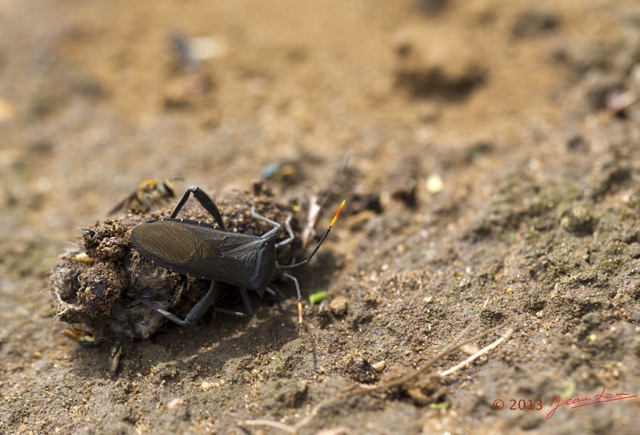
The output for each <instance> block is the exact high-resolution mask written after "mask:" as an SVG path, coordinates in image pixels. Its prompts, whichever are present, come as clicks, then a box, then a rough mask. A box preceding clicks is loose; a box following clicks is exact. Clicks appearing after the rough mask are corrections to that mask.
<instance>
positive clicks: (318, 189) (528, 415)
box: [0, 0, 640, 434]
mask: <svg viewBox="0 0 640 435" xmlns="http://www.w3.org/2000/svg"><path fill="white" fill-rule="evenodd" d="M639 98H640V7H639V6H638V5H637V1H636V0H616V1H602V0H566V1H563V2H554V1H548V0H538V1H535V2H533V1H525V0H502V1H500V0H478V1H473V2H467V1H463V0H399V1H393V2H391V1H383V0H377V1H350V2H345V1H339V0H325V1H316V2H313V1H286V0H262V1H249V0H239V1H234V2H222V1H218V2H214V1H205V0H189V1H163V2H156V1H149V0H139V1H136V2H124V1H119V0H115V1H112V2H103V1H94V2H77V1H72V0H38V1H29V2H24V1H19V0H1V1H0V173H1V174H2V176H1V183H2V184H1V189H0V204H1V205H2V209H3V212H2V214H1V215H0V283H1V287H0V291H1V294H0V307H1V309H0V358H1V359H0V362H1V365H0V367H1V370H0V391H1V392H2V393H1V400H2V406H0V432H1V433H52V432H56V433H130V432H134V433H210V432H214V433H257V434H259V433H282V432H283V430H285V428H283V427H280V428H278V427H275V426H274V422H276V423H280V424H286V425H289V426H290V427H289V428H290V430H291V431H293V430H294V429H295V430H298V431H299V432H300V433H304V434H314V433H319V432H322V433H324V434H342V433H349V434H370V433H374V434H392V433H407V434H413V433H446V432H448V433H454V434H458V433H459V434H462V433H465V434H466V433H478V434H483V433H496V432H505V433H506V432H509V433H519V432H529V433H603V434H604V433H619V434H624V433H634V430H633V427H636V428H637V427H639V426H640V401H639V400H638V398H637V397H636V398H633V397H631V396H633V395H637V394H638V393H639V392H640V333H639V332H640V225H639V223H640V217H639V216H640V184H636V182H637V181H639V180H640V101H638V100H639ZM349 155H350V158H349V163H348V166H347V168H346V169H345V170H344V171H342V172H341V168H342V167H343V166H344V162H345V159H346V158H347V156H349ZM275 163H290V164H291V167H292V168H293V169H294V175H295V177H293V178H292V179H291V178H289V179H285V180H282V179H279V178H278V177H271V178H272V179H270V180H267V181H266V183H267V186H268V187H269V188H270V189H272V190H273V191H274V192H275V193H276V197H277V198H279V199H280V200H282V201H285V200H291V201H298V200H299V201H300V204H303V205H304V204H305V202H304V201H308V199H309V197H310V196H311V195H314V194H321V195H322V194H327V195H324V196H325V197H328V198H329V199H328V201H327V202H326V205H325V207H324V209H323V213H322V216H321V217H320V219H319V223H318V226H317V228H318V230H319V231H321V230H322V229H323V228H325V227H326V225H327V224H328V222H329V220H330V219H331V216H332V214H333V212H334V210H335V209H336V208H337V206H338V204H339V201H340V200H341V199H342V197H345V198H346V199H347V201H348V205H347V209H346V210H345V212H344V214H343V216H342V217H341V219H340V220H339V221H338V224H337V225H336V227H335V228H334V230H333V232H332V233H331V235H330V238H329V239H328V241H327V243H326V244H325V245H324V246H323V247H322V249H321V251H320V252H319V254H318V256H317V257H316V258H315V259H314V260H313V261H312V263H311V264H310V265H309V266H308V267H306V268H301V269H298V270H296V271H295V275H296V276H297V277H298V278H299V279H300V283H301V286H302V292H303V300H304V311H305V322H304V324H302V325H299V324H298V322H297V309H296V303H295V298H294V294H295V290H294V288H293V286H291V285H290V283H288V282H286V281H285V282H279V283H278V287H279V288H281V289H282V290H283V291H284V292H285V293H286V294H287V295H288V296H289V297H288V298H287V299H286V300H285V301H283V302H282V303H281V304H279V305H278V304H274V303H273V302H269V301H262V300H261V299H260V298H258V297H257V295H254V296H255V297H254V298H253V306H254V309H255V315H254V316H253V317H251V318H249V319H246V318H238V317H233V316H225V315H220V314H218V315H216V316H215V318H214V316H213V315H206V316H204V317H203V319H201V320H200V321H199V322H198V323H197V324H196V325H193V326H191V327H185V328H182V327H179V326H176V325H166V324H165V325H164V326H162V327H158V330H157V331H154V332H155V333H154V334H153V336H152V337H151V338H148V339H143V340H139V341H126V340H124V343H123V345H124V348H123V356H122V359H121V367H120V370H119V372H118V374H117V375H116V376H115V377H111V376H110V375H109V360H108V353H109V343H105V345H104V346H102V347H97V348H83V347H80V346H78V345H77V344H76V343H74V342H72V341H70V340H69V339H67V338H66V337H64V336H63V335H62V334H61V332H62V331H63V330H64V329H65V328H67V327H69V326H70V325H67V324H65V323H63V322H61V321H60V320H59V319H58V318H56V314H57V313H58V310H59V306H58V303H57V302H56V301H55V299H54V297H53V296H52V284H51V271H52V270H53V268H54V267H55V266H56V265H57V264H59V262H60V261H62V260H60V259H59V256H60V255H61V254H63V253H64V252H66V251H69V250H79V249H80V250H81V249H82V247H81V246H80V244H81V243H82V241H81V237H82V231H81V230H82V229H83V228H88V227H94V226H95V225H96V224H97V223H98V222H103V221H104V220H105V219H107V217H108V216H107V215H108V213H109V211H110V210H111V209H112V208H113V207H114V206H115V205H116V204H117V203H118V202H119V201H120V200H122V199H123V198H125V197H126V196H127V195H128V194H129V193H131V192H132V191H134V190H135V188H136V186H137V185H138V183H139V182H141V181H142V180H145V179H148V178H163V179H164V178H167V179H176V180H175V181H174V182H173V183H174V185H175V186H176V195H177V196H178V197H179V196H180V195H181V194H182V192H183V191H184V190H185V189H186V187H188V186H190V185H199V186H201V187H203V188H204V189H205V190H206V191H207V192H208V193H210V194H211V195H212V196H213V197H214V198H221V197H223V196H224V195H225V194H228V193H229V192H232V191H234V190H241V191H247V192H250V194H252V193H251V192H252V189H253V186H254V183H255V182H256V181H258V180H260V178H261V174H263V172H264V168H265V167H266V166H267V165H270V164H275ZM282 173H283V172H282V171H280V172H277V174H276V175H282ZM265 175H269V174H265ZM176 202H177V199H171V200H170V201H169V202H168V203H166V204H164V205H163V207H168V210H171V208H172V206H174V205H175V203H176ZM221 209H222V210H221V211H222V213H223V215H224V214H225V209H224V207H221ZM296 210H297V209H296ZM307 212H308V209H305V208H304V207H302V209H301V211H300V213H301V215H300V216H305V214H304V213H307ZM145 216H146V215H145ZM116 219H123V218H122V215H119V216H118V215H116ZM125 242H126V238H125ZM124 246H125V248H126V249H131V248H130V247H128V245H126V244H125V245H124ZM309 250H310V248H307V252H308V251H309ZM127 252H128V251H127ZM300 255H301V254H300ZM281 261H283V260H281ZM320 291H328V293H329V299H328V304H327V303H324V304H319V305H312V304H310V303H309V301H308V296H309V295H311V294H314V293H317V292H320ZM267 299H268V298H267ZM487 301H488V302H487ZM485 302H486V305H484V304H485ZM111 314H113V313H111ZM104 315H105V316H109V315H110V313H105V314H104ZM492 328H495V329H494V330H491V329H492ZM490 330H491V331H490ZM483 331H488V332H489V333H488V335H486V336H485V337H481V338H477V339H474V340H472V342H471V343H468V344H466V345H465V346H463V347H462V348H461V349H456V350H454V351H453V352H452V353H449V354H448V355H444V356H443V355H440V353H441V352H442V351H443V350H444V349H446V348H447V347H448V346H450V345H451V344H454V343H457V342H460V341H463V340H464V339H465V338H471V337H472V336H474V335H476V334H478V333H481V332H483ZM509 331H512V333H511V334H510V335H508V333H509ZM461 334H462V336H461ZM500 337H505V338H506V339H505V340H504V341H500V342H497V343H496V344H497V345H496V346H495V347H494V348H493V349H490V350H489V351H488V352H487V353H486V354H484V355H482V356H480V357H479V358H478V359H476V360H475V361H473V362H472V363H470V364H469V365H467V366H465V367H463V368H460V369H458V370H456V371H454V372H453V373H452V374H449V375H442V374H441V372H443V371H444V370H447V369H449V368H451V367H453V366H455V365H456V364H458V363H459V362H461V361H462V360H464V359H465V358H467V357H468V356H469V355H470V354H473V353H475V352H477V351H478V350H479V349H481V348H482V347H483V346H486V345H489V344H490V343H493V342H496V340H498V339H499V338H500ZM434 358H435V360H434ZM419 368H420V369H421V371H420V372H416V373H414V376H413V377H410V378H407V379H405V380H404V381H402V382H394V380H396V379H398V378H400V377H401V376H410V375H411V373H412V372H413V371H414V370H416V369H419ZM365 387H366V388H371V390H370V391H365V390H364V388H365ZM353 388H356V389H355V390H354V389H353ZM350 389H351V390H350ZM603 389H604V390H605V392H604V393H603ZM345 391H351V393H353V392H354V391H356V393H353V394H352V395H349V393H345ZM609 394H610V395H611V396H609ZM557 398H559V399H557ZM574 399H578V400H574ZM614 399H617V400H614ZM499 401H502V403H503V404H504V407H503V408H502V409H499V408H501V407H500V402H499ZM567 401H569V404H566V402H567ZM558 403H565V405H563V406H561V407H559V408H558V409H557V410H556V412H555V413H553V412H552V411H553V410H554V409H555V408H556V405H557V404H558ZM594 403H595V406H583V407H579V408H578V407H576V408H574V407H575V406H576V405H580V404H583V405H584V404H587V405H588V404H594ZM249 420H251V421H249ZM255 420H268V421H270V422H271V423H265V422H264V421H258V422H256V421H255ZM296 424H298V426H296V427H294V425H296Z"/></svg>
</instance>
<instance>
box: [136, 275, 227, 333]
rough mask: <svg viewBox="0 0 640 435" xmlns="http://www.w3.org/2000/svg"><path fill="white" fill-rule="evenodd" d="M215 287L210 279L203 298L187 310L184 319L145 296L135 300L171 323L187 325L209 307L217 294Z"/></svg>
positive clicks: (198, 317) (214, 283)
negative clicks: (209, 284)
mask: <svg viewBox="0 0 640 435" xmlns="http://www.w3.org/2000/svg"><path fill="white" fill-rule="evenodd" d="M215 287H216V282H215V281H211V286H210V287H209V290H208V291H207V294H205V295H204V296H203V298H202V299H200V300H199V301H198V303H197V304H195V305H194V307H193V308H192V309H191V311H189V313H188V314H187V316H186V317H185V318H184V319H181V318H180V317H178V316H176V315H175V314H173V313H171V312H169V311H167V310H165V309H164V308H162V307H161V306H160V305H158V304H157V303H156V302H153V301H151V300H149V299H147V298H144V297H139V298H137V300H138V301H140V302H141V303H142V304H144V305H145V306H147V307H148V308H151V309H152V310H153V311H155V312H156V313H158V314H160V315H161V316H163V317H165V318H167V319H169V320H171V321H172V322H173V323H176V324H178V325H180V326H187V325H190V324H192V323H194V322H196V321H197V320H198V319H200V317H202V316H203V315H204V313H205V312H206V311H207V310H208V309H209V307H210V306H211V304H213V301H214V300H215V298H216V295H217V292H216V288H215Z"/></svg>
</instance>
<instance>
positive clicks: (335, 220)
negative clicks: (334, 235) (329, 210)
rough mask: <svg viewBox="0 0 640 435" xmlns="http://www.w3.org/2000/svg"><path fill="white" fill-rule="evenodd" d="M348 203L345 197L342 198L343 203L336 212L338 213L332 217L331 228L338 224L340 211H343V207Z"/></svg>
mask: <svg viewBox="0 0 640 435" xmlns="http://www.w3.org/2000/svg"><path fill="white" fill-rule="evenodd" d="M346 203H347V200H346V199H343V200H342V204H340V207H338V211H337V212H336V215H335V216H334V217H333V219H331V223H330V224H329V228H333V226H334V225H335V224H336V222H337V221H338V218H339V217H340V213H342V209H343V208H344V206H345V205H346Z"/></svg>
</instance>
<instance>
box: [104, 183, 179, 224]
mask: <svg viewBox="0 0 640 435" xmlns="http://www.w3.org/2000/svg"><path fill="white" fill-rule="evenodd" d="M174 196H175V194H174V192H173V185H172V184H171V180H166V179H165V180H159V179H157V178H150V179H148V180H144V181H143V182H141V183H140V184H138V188H137V189H136V191H135V192H132V193H131V194H130V195H129V196H127V197H126V198H125V199H123V200H122V201H120V202H119V203H118V204H117V205H116V206H115V207H113V209H111V211H110V212H109V215H112V214H115V213H118V212H119V211H125V212H127V211H133V212H137V213H146V212H148V211H149V210H151V209H152V208H153V207H154V206H155V205H156V204H159V203H161V202H162V201H164V200H165V199H168V198H173V197H174Z"/></svg>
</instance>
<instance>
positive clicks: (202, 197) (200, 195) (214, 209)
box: [171, 186, 227, 231]
mask: <svg viewBox="0 0 640 435" xmlns="http://www.w3.org/2000/svg"><path fill="white" fill-rule="evenodd" d="M192 193H193V197H194V198H195V199H196V200H198V202H199V203H200V205H201V206H202V207H203V208H204V209H205V210H207V211H208V212H209V214H211V216H213V218H214V219H215V221H216V223H217V224H218V225H219V226H220V228H222V230H223V231H227V229H226V228H225V226H224V222H223V221H222V215H221V214H220V210H218V206H217V205H216V203H215V202H213V199H211V197H210V196H209V195H207V193H206V192H205V191H204V190H202V189H201V188H200V187H198V186H191V187H189V188H188V189H187V191H186V192H184V195H183V196H182V199H181V200H180V202H179V203H178V205H177V206H176V208H175V209H174V210H173V213H171V219H175V217H176V216H177V215H178V213H179V212H180V210H182V207H184V205H185V204H186V203H187V200H188V199H189V196H190V195H191V194H192Z"/></svg>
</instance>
